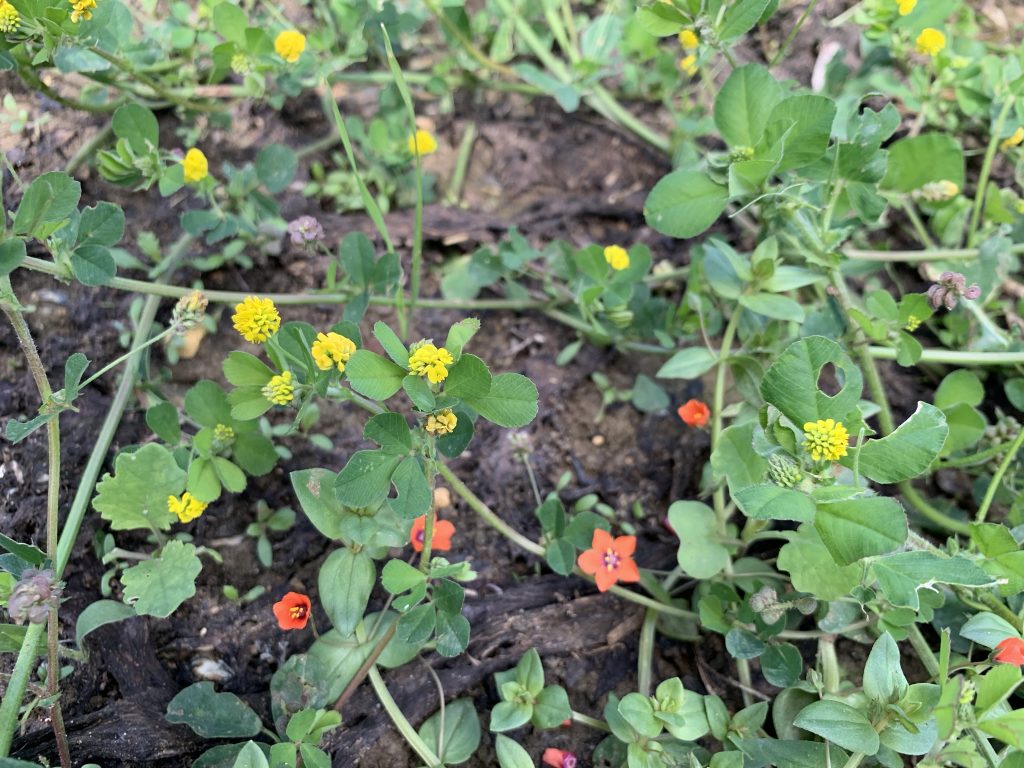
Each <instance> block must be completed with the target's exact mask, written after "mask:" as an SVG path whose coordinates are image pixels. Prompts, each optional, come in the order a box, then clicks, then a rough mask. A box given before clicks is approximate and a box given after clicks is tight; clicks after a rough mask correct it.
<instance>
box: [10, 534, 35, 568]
mask: <svg viewBox="0 0 1024 768" xmlns="http://www.w3.org/2000/svg"><path fill="white" fill-rule="evenodd" d="M0 547H3V548H4V549H5V550H7V551H8V552H10V553H11V554H12V555H14V556H16V557H17V558H19V559H20V560H24V561H25V562H26V563H28V564H29V565H42V564H43V563H44V562H45V561H46V555H45V554H44V553H43V551H42V550H41V549H39V548H38V547H34V546H32V545H31V544H22V543H21V542H20V541H15V540H14V539H12V538H10V537H9V536H5V535H4V534H2V533H0Z"/></svg>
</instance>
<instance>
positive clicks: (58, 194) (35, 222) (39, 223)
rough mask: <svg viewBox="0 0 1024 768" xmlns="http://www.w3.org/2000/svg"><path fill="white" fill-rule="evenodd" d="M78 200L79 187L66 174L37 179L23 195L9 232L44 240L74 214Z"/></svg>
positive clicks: (80, 193)
mask: <svg viewBox="0 0 1024 768" xmlns="http://www.w3.org/2000/svg"><path fill="white" fill-rule="evenodd" d="M81 196H82V185H81V184H79V183H78V182H77V181H75V180H74V179H72V178H71V177H70V176H68V175H67V174H66V173H61V172H58V171H54V172H52V173H44V174H43V175H42V176H38V177H36V178H35V179H34V180H33V181H32V183H31V184H29V185H28V188H27V189H26V190H25V193H24V194H23V195H22V197H21V203H20V204H19V205H18V211H17V213H15V214H14V221H13V223H12V225H11V231H12V232H13V233H14V234H16V235H32V236H34V237H35V238H37V239H40V240H42V239H45V238H47V237H49V236H50V235H52V234H53V233H54V232H56V231H57V230H58V229H59V228H60V227H61V225H62V224H63V223H64V221H66V220H67V219H68V218H69V217H70V216H71V215H72V214H73V213H74V212H75V210H76V209H77V208H78V201H79V199H80V198H81Z"/></svg>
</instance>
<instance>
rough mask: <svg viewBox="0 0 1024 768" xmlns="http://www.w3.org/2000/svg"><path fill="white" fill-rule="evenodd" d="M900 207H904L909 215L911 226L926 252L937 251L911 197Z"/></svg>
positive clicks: (902, 202)
mask: <svg viewBox="0 0 1024 768" xmlns="http://www.w3.org/2000/svg"><path fill="white" fill-rule="evenodd" d="M900 207H902V208H903V212H904V213H906V214H907V218H908V219H909V220H910V224H911V226H913V227H914V232H915V233H916V234H917V239H918V240H920V241H921V245H923V246H924V247H925V249H926V250H929V251H934V250H936V248H935V241H934V240H933V239H932V236H931V235H930V234H928V228H927V227H925V225H924V222H923V221H921V217H920V216H918V215H917V208H916V207H915V206H914V201H913V200H911V199H910V198H909V197H907V198H904V199H903V200H902V201H901V203H900Z"/></svg>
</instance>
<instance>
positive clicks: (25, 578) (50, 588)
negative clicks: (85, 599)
mask: <svg viewBox="0 0 1024 768" xmlns="http://www.w3.org/2000/svg"><path fill="white" fill-rule="evenodd" d="M60 595H61V583H60V582H58V581H56V579H55V578H54V573H53V571H52V570H50V569H49V568H47V569H45V570H36V569H35V568H27V569H26V570H25V571H24V572H23V573H22V574H21V579H20V580H19V581H18V583H17V584H15V585H14V589H12V590H11V596H10V597H9V598H8V600H7V612H8V613H10V614H11V619H13V620H14V623H15V624H24V623H25V622H26V621H27V622H29V623H30V624H42V623H44V622H45V621H46V616H47V614H48V613H49V611H50V608H51V607H52V606H56V605H57V604H58V603H59V602H60Z"/></svg>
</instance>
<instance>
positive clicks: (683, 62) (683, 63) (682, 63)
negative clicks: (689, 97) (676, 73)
mask: <svg viewBox="0 0 1024 768" xmlns="http://www.w3.org/2000/svg"><path fill="white" fill-rule="evenodd" d="M679 69H681V70H682V71H683V73H684V74H686V76H687V77H693V76H694V75H696V74H697V56H696V55H695V54H692V53H690V54H687V55H686V56H683V58H681V59H680V60H679Z"/></svg>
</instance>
